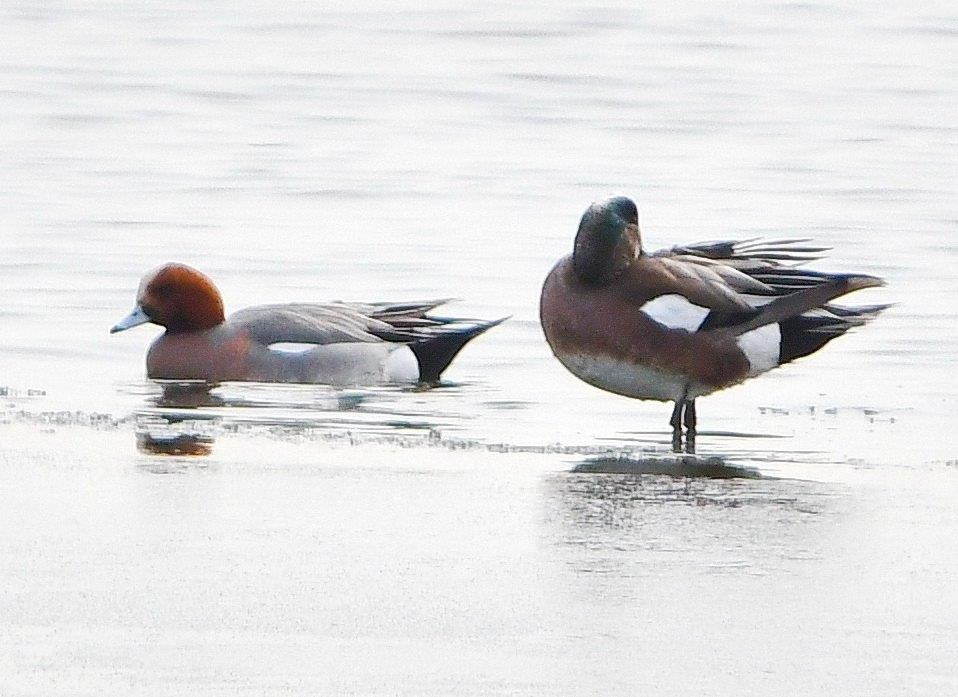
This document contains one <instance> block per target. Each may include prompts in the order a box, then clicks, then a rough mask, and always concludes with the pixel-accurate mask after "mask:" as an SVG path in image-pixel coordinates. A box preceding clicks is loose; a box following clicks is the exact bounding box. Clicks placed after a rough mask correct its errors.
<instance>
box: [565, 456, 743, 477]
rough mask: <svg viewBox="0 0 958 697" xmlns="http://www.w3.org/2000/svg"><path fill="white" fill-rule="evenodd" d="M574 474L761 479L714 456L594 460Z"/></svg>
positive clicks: (586, 462) (583, 465)
mask: <svg viewBox="0 0 958 697" xmlns="http://www.w3.org/2000/svg"><path fill="white" fill-rule="evenodd" d="M572 471H573V472H576V473H591V474H631V475H643V474H654V475H662V476H667V477H693V478H694V477H705V478H712V479H734V478H745V479H761V478H762V474H761V473H760V472H759V471H758V470H757V469H755V468H752V467H743V466H740V465H733V464H729V463H727V462H726V461H725V460H724V459H723V458H721V457H717V456H714V455H713V456H711V457H697V456H695V455H679V456H675V457H644V458H632V457H625V456H619V457H595V458H589V459H588V460H585V461H583V462H581V463H580V464H578V465H576V466H575V467H574V468H573V470H572Z"/></svg>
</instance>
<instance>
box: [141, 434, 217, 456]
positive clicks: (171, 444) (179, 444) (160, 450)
mask: <svg viewBox="0 0 958 697" xmlns="http://www.w3.org/2000/svg"><path fill="white" fill-rule="evenodd" d="M213 442H214V439H213V438H212V437H211V436H206V435H201V434H197V433H176V434H169V435H158V434H153V433H150V432H148V431H137V433H136V448H137V450H139V451H140V452H142V453H146V454H148V455H194V456H204V455H209V454H210V453H212V452H213Z"/></svg>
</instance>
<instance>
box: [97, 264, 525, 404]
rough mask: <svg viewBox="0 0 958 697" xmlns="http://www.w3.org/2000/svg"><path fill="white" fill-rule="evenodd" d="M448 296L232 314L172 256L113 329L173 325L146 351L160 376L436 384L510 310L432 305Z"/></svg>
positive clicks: (152, 372)
mask: <svg viewBox="0 0 958 697" xmlns="http://www.w3.org/2000/svg"><path fill="white" fill-rule="evenodd" d="M446 302H449V299H442V300H433V301H426V302H373V303H351V302H332V303H286V304H273V305H259V306H254V307H248V308H245V309H242V310H239V311H237V312H234V313H232V314H231V315H230V316H229V318H227V317H226V315H225V312H224V306H223V298H222V296H221V295H220V292H219V290H218V289H217V287H216V285H215V284H214V283H213V281H212V280H211V279H210V278H209V277H208V276H206V275H205V274H203V273H202V272H200V271H198V270H197V269H195V268H193V267H191V266H188V265H186V264H181V263H176V262H171V263H167V264H163V265H162V266H159V267H158V268H156V269H153V270H152V271H149V272H148V273H147V274H146V275H145V276H143V279H142V280H141V282H140V285H139V288H138V290H137V293H136V303H135V305H134V308H133V311H132V312H130V314H128V315H127V316H126V317H124V318H123V319H121V320H120V321H119V322H117V323H116V324H115V325H114V326H113V327H112V328H111V329H110V333H111V334H115V333H117V332H121V331H125V330H127V329H131V328H133V327H136V326H139V325H141V324H146V323H153V324H157V325H159V326H161V327H163V328H164V329H165V330H166V331H164V332H163V333H162V334H160V335H159V336H158V337H157V338H156V339H155V340H154V341H153V343H152V345H151V346H150V348H149V351H148V352H147V355H146V372H147V377H149V378H150V379H153V380H170V381H205V382H206V383H211V384H218V383H222V382H233V381H251V382H282V383H315V384H329V385H338V386H353V385H376V384H386V383H420V384H427V385H435V384H437V383H439V381H440V377H441V375H442V373H443V371H444V370H445V369H446V368H447V367H448V366H449V364H450V363H451V362H452V360H453V358H455V356H456V354H458V353H459V351H460V350H461V349H462V348H463V347H464V346H465V345H466V344H467V343H468V342H469V341H470V340H472V339H474V338H475V337H477V336H479V335H480V334H482V333H483V332H485V331H487V330H488V329H491V328H492V327H494V326H496V325H498V324H500V323H501V322H503V321H505V319H507V318H502V319H497V320H493V321H485V320H466V319H456V318H449V317H435V316H432V315H430V314H429V312H430V311H432V310H434V309H435V308H437V307H439V306H440V305H443V304H445V303H446Z"/></svg>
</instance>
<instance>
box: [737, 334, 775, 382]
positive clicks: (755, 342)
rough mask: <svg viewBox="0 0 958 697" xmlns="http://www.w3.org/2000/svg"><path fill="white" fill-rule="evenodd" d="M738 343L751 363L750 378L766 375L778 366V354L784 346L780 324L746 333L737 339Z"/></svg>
mask: <svg viewBox="0 0 958 697" xmlns="http://www.w3.org/2000/svg"><path fill="white" fill-rule="evenodd" d="M736 343H737V344H738V346H739V348H740V349H742V352H743V353H744V354H745V357H746V358H747V359H748V363H749V366H750V368H749V371H748V374H749V376H753V375H758V374H759V373H764V372H765V371H766V370H771V369H772V368H774V367H775V366H777V365H778V354H779V349H780V348H781V344H782V332H781V329H779V326H778V324H766V325H765V326H764V327H759V328H758V329H753V330H752V331H750V332H745V333H744V334H742V336H740V337H739V338H738V339H736Z"/></svg>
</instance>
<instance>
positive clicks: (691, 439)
mask: <svg viewBox="0 0 958 697" xmlns="http://www.w3.org/2000/svg"><path fill="white" fill-rule="evenodd" d="M682 423H684V424H685V452H687V453H694V452H695V400H694V399H689V400H686V401H685V415H684V416H683V418H682Z"/></svg>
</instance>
